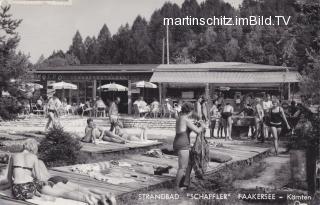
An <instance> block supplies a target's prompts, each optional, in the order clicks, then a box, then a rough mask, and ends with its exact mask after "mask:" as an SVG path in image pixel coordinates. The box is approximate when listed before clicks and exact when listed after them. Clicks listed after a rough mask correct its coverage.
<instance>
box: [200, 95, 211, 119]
mask: <svg viewBox="0 0 320 205" xmlns="http://www.w3.org/2000/svg"><path fill="white" fill-rule="evenodd" d="M201 113H202V120H203V121H204V122H208V120H209V119H208V118H209V113H208V102H207V99H205V98H203V100H202V103H201Z"/></svg>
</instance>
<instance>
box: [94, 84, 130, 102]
mask: <svg viewBox="0 0 320 205" xmlns="http://www.w3.org/2000/svg"><path fill="white" fill-rule="evenodd" d="M97 89H98V90H102V91H106V92H109V91H111V92H112V99H113V100H114V92H121V91H127V90H128V88H127V87H125V86H123V85H119V84H116V83H109V84H105V85H101V86H99V87H98V88H97Z"/></svg>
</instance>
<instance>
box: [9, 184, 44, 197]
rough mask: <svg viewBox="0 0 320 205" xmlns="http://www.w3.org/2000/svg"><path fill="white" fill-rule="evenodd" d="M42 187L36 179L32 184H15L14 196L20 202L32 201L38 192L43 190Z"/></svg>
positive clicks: (13, 188) (13, 187)
mask: <svg viewBox="0 0 320 205" xmlns="http://www.w3.org/2000/svg"><path fill="white" fill-rule="evenodd" d="M42 186H43V184H42V183H41V182H40V181H38V180H36V179H34V180H33V181H32V182H27V183H22V184H13V185H12V195H13V196H14V198H15V199H18V200H23V201H25V200H26V199H32V198H33V196H34V195H35V194H36V192H37V191H40V190H41V189H42Z"/></svg>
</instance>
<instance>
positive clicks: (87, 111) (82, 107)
mask: <svg viewBox="0 0 320 205" xmlns="http://www.w3.org/2000/svg"><path fill="white" fill-rule="evenodd" d="M81 110H82V117H83V115H84V114H85V113H88V114H89V116H90V117H91V116H92V110H93V109H92V108H85V106H84V105H83V106H81Z"/></svg>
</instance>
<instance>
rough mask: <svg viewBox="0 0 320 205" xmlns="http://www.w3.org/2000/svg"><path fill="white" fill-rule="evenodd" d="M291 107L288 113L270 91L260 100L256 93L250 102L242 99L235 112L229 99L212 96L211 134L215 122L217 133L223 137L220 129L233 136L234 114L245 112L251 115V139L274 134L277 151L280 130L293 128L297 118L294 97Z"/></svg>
mask: <svg viewBox="0 0 320 205" xmlns="http://www.w3.org/2000/svg"><path fill="white" fill-rule="evenodd" d="M234 106H237V105H234ZM290 107H291V108H290V113H288V112H286V110H284V108H283V105H282V104H281V103H280V101H279V99H277V98H276V97H274V96H273V97H271V96H270V95H266V96H265V97H264V99H263V100H261V99H260V98H259V97H255V98H254V100H253V101H251V102H250V101H248V100H244V101H243V103H242V106H241V108H240V110H239V111H238V112H236V111H235V110H234V107H233V106H232V105H231V103H230V102H226V103H224V104H219V102H218V101H217V100H215V101H213V106H212V107H211V109H210V115H211V123H210V124H211V125H210V127H211V135H210V136H211V137H214V128H215V127H216V125H218V129H217V137H218V138H219V137H222V129H223V130H224V134H225V138H226V139H232V137H231V134H232V124H233V120H232V118H233V116H239V115H240V116H246V117H249V118H251V119H252V122H253V123H252V124H250V126H249V127H250V133H251V138H252V139H254V140H258V139H260V140H261V142H264V140H265V139H266V138H269V137H271V136H272V137H273V138H274V147H275V154H278V138H279V136H280V134H283V133H284V131H286V132H288V131H289V130H292V128H294V127H295V125H296V122H297V118H298V111H299V109H297V106H296V103H295V102H294V101H293V102H292V104H291V106H290ZM221 128H222V129H221ZM281 131H283V132H281ZM248 135H249V133H248Z"/></svg>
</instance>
